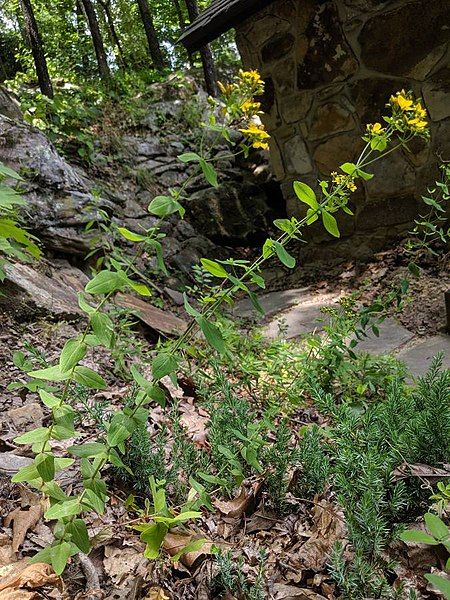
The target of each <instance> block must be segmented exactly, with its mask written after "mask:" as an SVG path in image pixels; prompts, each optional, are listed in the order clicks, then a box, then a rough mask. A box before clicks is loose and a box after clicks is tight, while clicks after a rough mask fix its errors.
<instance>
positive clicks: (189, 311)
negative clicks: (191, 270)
mask: <svg viewBox="0 0 450 600" xmlns="http://www.w3.org/2000/svg"><path fill="white" fill-rule="evenodd" d="M183 300H184V309H185V311H186V312H187V314H188V315H190V316H191V317H199V316H200V313H199V312H198V310H196V309H195V308H194V307H193V306H191V305H190V304H189V300H188V297H187V296H186V292H183Z"/></svg>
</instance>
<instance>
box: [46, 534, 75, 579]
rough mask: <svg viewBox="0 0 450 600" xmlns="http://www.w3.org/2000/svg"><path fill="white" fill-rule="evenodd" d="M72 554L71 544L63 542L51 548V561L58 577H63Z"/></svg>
mask: <svg viewBox="0 0 450 600" xmlns="http://www.w3.org/2000/svg"><path fill="white" fill-rule="evenodd" d="M71 554H72V547H71V545H70V544H69V542H61V543H60V544H58V545H56V546H52V548H51V560H52V567H53V570H54V571H55V573H56V574H57V575H61V573H62V572H63V571H64V569H65V568H66V565H67V561H68V560H69V557H70V556H71Z"/></svg>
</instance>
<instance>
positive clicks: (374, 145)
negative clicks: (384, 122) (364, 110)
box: [370, 136, 387, 152]
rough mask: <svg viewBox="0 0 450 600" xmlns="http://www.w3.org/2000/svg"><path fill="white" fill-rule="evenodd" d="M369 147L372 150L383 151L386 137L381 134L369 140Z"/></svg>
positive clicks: (385, 146)
mask: <svg viewBox="0 0 450 600" xmlns="http://www.w3.org/2000/svg"><path fill="white" fill-rule="evenodd" d="M370 147H371V149H372V150H377V151H378V152H383V151H384V150H386V148H387V139H386V138H385V137H383V136H379V137H378V136H377V137H374V138H372V139H371V140H370Z"/></svg>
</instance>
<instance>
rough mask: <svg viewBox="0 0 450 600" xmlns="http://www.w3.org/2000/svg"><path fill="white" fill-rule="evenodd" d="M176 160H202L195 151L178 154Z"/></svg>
mask: <svg viewBox="0 0 450 600" xmlns="http://www.w3.org/2000/svg"><path fill="white" fill-rule="evenodd" d="M178 160H181V162H184V163H188V162H200V161H201V160H202V158H201V157H200V156H199V155H198V154H196V153H195V152H186V153H185V154H180V155H179V156H178Z"/></svg>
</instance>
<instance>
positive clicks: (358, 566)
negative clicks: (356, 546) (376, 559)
mask: <svg viewBox="0 0 450 600" xmlns="http://www.w3.org/2000/svg"><path fill="white" fill-rule="evenodd" d="M383 567H386V565H381V564H380V565H376V564H374V563H372V562H369V561H367V560H366V559H365V558H364V556H363V555H362V553H361V552H360V551H357V552H356V553H355V555H354V557H353V558H352V560H351V562H350V563H347V561H346V560H345V557H344V548H343V547H342V544H341V543H340V542H336V544H335V545H334V546H333V549H332V552H331V554H330V561H329V571H330V574H331V577H332V579H333V580H334V582H335V583H336V585H337V587H338V590H339V592H340V593H341V594H342V596H341V597H342V598H343V600H350V599H351V600H365V599H366V598H379V599H383V600H400V598H401V597H402V589H401V588H400V589H398V590H397V591H395V590H393V589H392V587H391V586H390V585H389V583H388V581H387V579H386V577H385V575H384V572H383ZM410 598H412V597H411V596H410Z"/></svg>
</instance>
